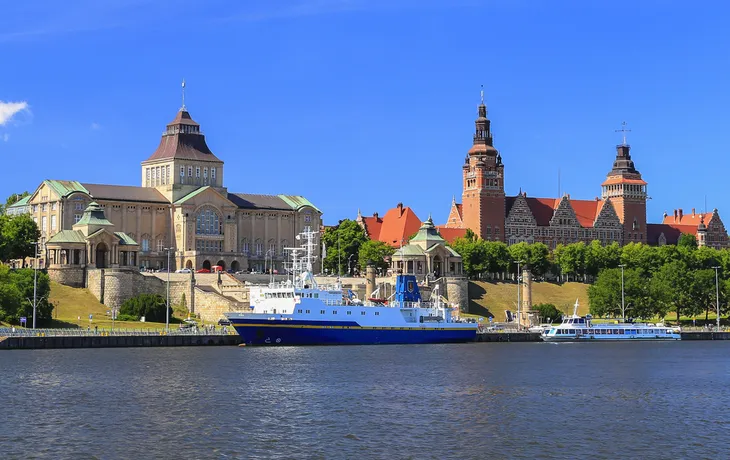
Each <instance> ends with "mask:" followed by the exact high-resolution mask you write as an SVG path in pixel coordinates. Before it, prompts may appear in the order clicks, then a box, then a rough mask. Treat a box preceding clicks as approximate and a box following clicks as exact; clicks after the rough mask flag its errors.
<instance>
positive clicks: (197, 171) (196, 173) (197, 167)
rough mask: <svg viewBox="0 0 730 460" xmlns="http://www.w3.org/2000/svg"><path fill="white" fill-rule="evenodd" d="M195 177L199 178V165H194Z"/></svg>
mask: <svg viewBox="0 0 730 460" xmlns="http://www.w3.org/2000/svg"><path fill="white" fill-rule="evenodd" d="M195 177H197V178H200V166H196V167H195Z"/></svg>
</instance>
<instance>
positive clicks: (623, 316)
mask: <svg viewBox="0 0 730 460" xmlns="http://www.w3.org/2000/svg"><path fill="white" fill-rule="evenodd" d="M619 267H621V316H622V319H621V321H622V322H624V323H625V322H626V309H625V308H624V267H626V265H624V264H621V265H619Z"/></svg>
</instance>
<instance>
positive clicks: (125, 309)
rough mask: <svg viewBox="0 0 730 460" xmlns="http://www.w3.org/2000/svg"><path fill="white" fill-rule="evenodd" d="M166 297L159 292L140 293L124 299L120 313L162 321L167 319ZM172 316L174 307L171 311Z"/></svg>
mask: <svg viewBox="0 0 730 460" xmlns="http://www.w3.org/2000/svg"><path fill="white" fill-rule="evenodd" d="M165 304H166V302H165V298H164V297H162V296H161V295H158V294H140V295H138V296H136V297H132V298H130V299H127V300H126V301H124V303H123V304H122V306H121V307H120V308H119V313H120V315H128V316H131V317H135V318H137V319H140V318H141V317H142V316H144V317H145V321H153V322H158V323H162V322H165V320H166V315H165V309H166V305H165ZM169 315H170V317H172V308H170V311H169Z"/></svg>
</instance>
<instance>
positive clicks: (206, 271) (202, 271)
mask: <svg viewBox="0 0 730 460" xmlns="http://www.w3.org/2000/svg"><path fill="white" fill-rule="evenodd" d="M195 273H210V270H208V269H207V268H201V269H200V270H196V271H195Z"/></svg>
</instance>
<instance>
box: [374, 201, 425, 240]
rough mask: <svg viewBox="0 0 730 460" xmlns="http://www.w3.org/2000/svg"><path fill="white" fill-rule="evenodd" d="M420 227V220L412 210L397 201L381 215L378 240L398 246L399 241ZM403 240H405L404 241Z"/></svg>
mask: <svg viewBox="0 0 730 460" xmlns="http://www.w3.org/2000/svg"><path fill="white" fill-rule="evenodd" d="M420 227H421V221H420V219H419V218H418V216H417V215H416V213H415V212H413V210H412V209H411V208H409V207H407V206H405V207H404V206H403V203H398V206H396V207H395V208H393V209H390V210H388V212H386V213H385V215H384V216H383V224H382V226H381V228H380V234H379V235H378V240H380V241H382V242H383V243H386V244H389V245H391V246H393V247H398V246H400V244H401V242H402V241H404V240H406V239H408V238H409V237H410V236H411V235H413V234H414V233H416V232H417V231H418V229H419V228H420ZM404 242H405V241H404Z"/></svg>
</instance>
